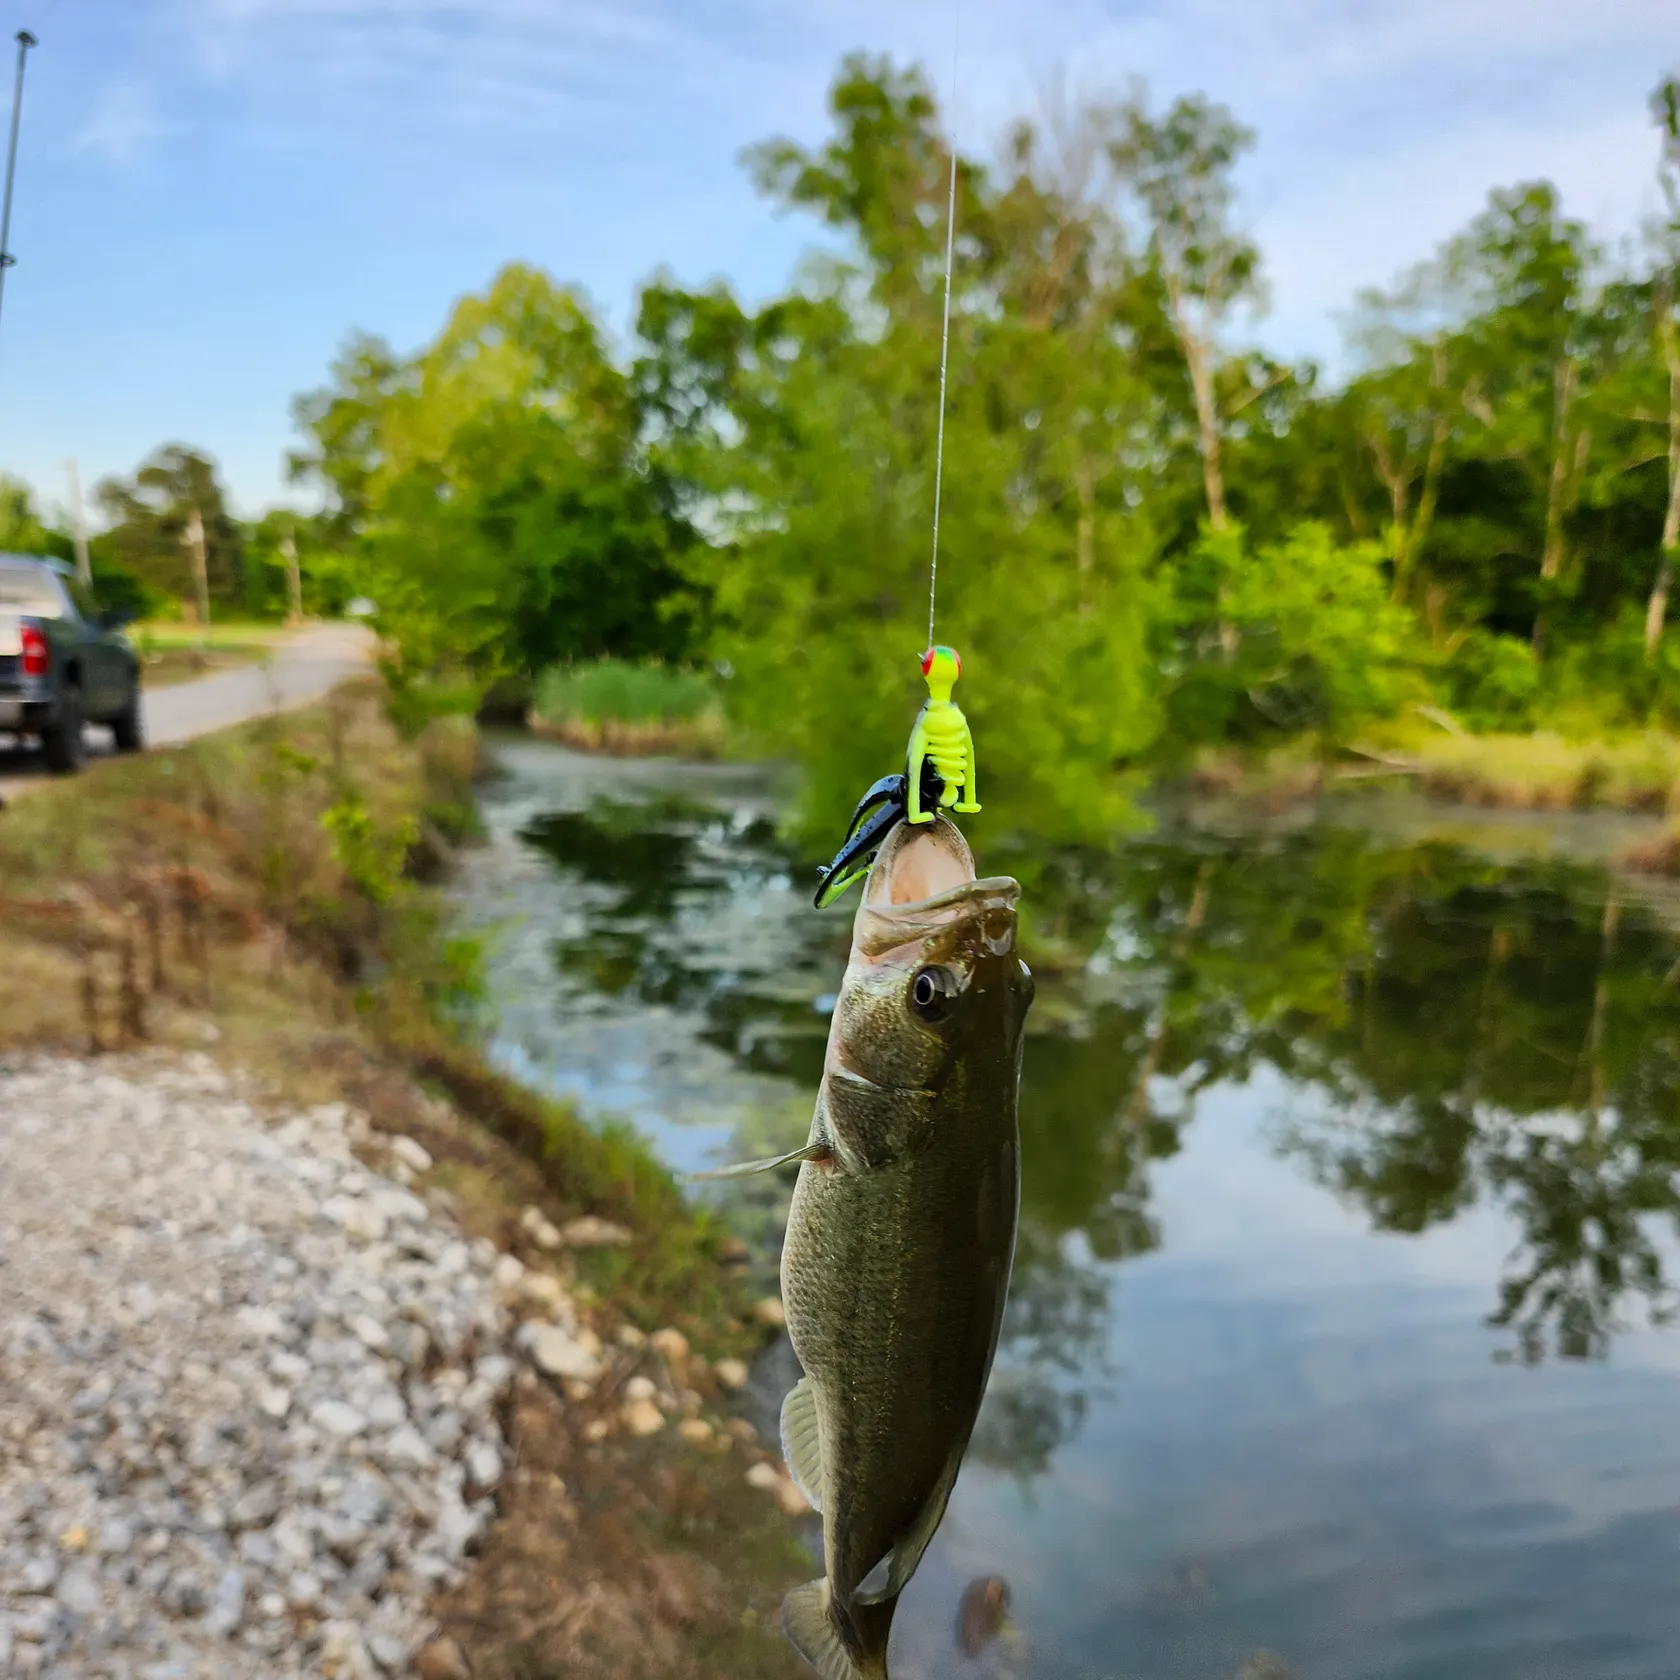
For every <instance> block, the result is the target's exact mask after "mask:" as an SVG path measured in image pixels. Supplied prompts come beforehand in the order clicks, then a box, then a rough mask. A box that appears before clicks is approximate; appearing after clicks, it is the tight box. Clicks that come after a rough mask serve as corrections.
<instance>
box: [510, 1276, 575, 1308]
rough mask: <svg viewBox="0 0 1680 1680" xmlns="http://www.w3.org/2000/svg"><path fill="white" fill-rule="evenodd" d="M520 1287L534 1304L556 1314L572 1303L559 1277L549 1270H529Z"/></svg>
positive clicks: (521, 1291)
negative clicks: (553, 1275) (552, 1274)
mask: <svg viewBox="0 0 1680 1680" xmlns="http://www.w3.org/2000/svg"><path fill="white" fill-rule="evenodd" d="M519 1289H520V1293H521V1294H522V1295H523V1296H524V1297H525V1299H526V1300H527V1301H529V1302H531V1304H532V1305H533V1306H538V1307H541V1308H543V1309H544V1310H545V1311H547V1312H551V1313H554V1314H556V1315H559V1314H561V1313H563V1312H565V1311H566V1309H567V1308H568V1307H569V1306H570V1305H571V1302H570V1300H569V1299H568V1297H567V1295H566V1291H565V1288H564V1287H563V1286H562V1284H561V1282H560V1280H559V1278H557V1277H550V1276H549V1274H548V1273H547V1272H533V1271H527V1272H526V1273H525V1276H524V1277H523V1278H522V1279H521V1280H520V1285H519Z"/></svg>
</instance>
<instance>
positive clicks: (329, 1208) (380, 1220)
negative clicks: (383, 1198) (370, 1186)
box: [321, 1196, 390, 1243]
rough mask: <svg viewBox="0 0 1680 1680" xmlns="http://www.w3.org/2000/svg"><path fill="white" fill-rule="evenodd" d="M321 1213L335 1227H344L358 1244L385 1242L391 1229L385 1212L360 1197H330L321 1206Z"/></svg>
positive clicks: (345, 1232)
mask: <svg viewBox="0 0 1680 1680" xmlns="http://www.w3.org/2000/svg"><path fill="white" fill-rule="evenodd" d="M321 1212H322V1214H323V1215H324V1216H325V1217H326V1218H328V1219H330V1220H332V1222H333V1223H334V1224H335V1225H341V1226H343V1228H344V1234H345V1235H346V1236H347V1237H353V1238H355V1239H356V1240H357V1241H358V1242H365V1243H375V1242H383V1241H384V1240H385V1233H386V1231H388V1230H389V1229H390V1221H389V1220H388V1219H387V1218H386V1217H385V1213H384V1210H383V1209H382V1208H379V1207H377V1206H375V1205H374V1203H372V1202H369V1201H364V1200H363V1199H362V1198H361V1197H359V1196H329V1197H328V1198H327V1200H326V1201H325V1202H323V1203H322V1204H321Z"/></svg>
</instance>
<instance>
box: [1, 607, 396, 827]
mask: <svg viewBox="0 0 1680 1680" xmlns="http://www.w3.org/2000/svg"><path fill="white" fill-rule="evenodd" d="M371 652H372V640H371V638H370V637H369V636H368V635H367V633H366V632H365V631H363V630H360V629H358V628H356V627H355V626H354V625H345V624H324V625H322V626H320V627H319V628H318V629H314V630H305V631H303V632H302V633H301V634H300V635H297V636H294V637H293V638H292V639H291V640H290V641H289V642H287V643H285V644H284V645H283V646H282V647H280V648H279V649H277V650H276V652H275V654H274V657H273V658H272V659H271V660H270V661H269V662H268V663H267V664H266V665H251V666H247V667H245V668H244V669H242V670H238V671H223V672H221V673H220V674H219V675H217V676H214V677H205V678H203V679H201V680H200V681H198V682H190V683H177V684H175V685H174V686H173V687H172V688H160V689H157V690H155V691H154V692H152V693H149V694H147V695H145V696H144V705H145V715H146V739H147V740H148V741H149V742H150V743H151V744H152V745H153V746H157V747H164V746H172V745H174V744H176V743H177V742H181V741H190V740H192V739H193V738H194V737H196V736H199V735H210V734H213V733H214V732H215V731H216V730H218V729H226V728H228V727H229V726H230V725H232V724H235V723H244V722H246V721H248V720H249V719H251V718H254V717H260V716H261V715H262V714H263V713H264V712H270V711H276V710H278V711H290V710H291V709H292V708H293V707H295V706H307V705H308V704H309V703H310V701H312V700H319V699H320V698H321V696H322V695H323V694H325V693H326V692H327V691H328V690H329V689H331V688H332V687H334V686H335V685H336V684H338V683H341V682H343V681H344V679H345V678H346V677H351V676H354V675H355V674H356V672H357V671H359V670H362V669H363V668H364V667H365V666H366V665H367V663H368V659H369V657H370V655H371ZM110 739H111V738H110V734H109V732H108V731H106V730H104V729H101V728H99V727H97V726H94V725H90V726H89V728H88V752H89V756H90V757H95V758H97V757H101V756H106V755H108V754H109V753H110V751H111V746H110ZM43 780H45V778H44V777H43V776H42V774H41V762H40V758H39V756H38V755H37V754H36V753H34V752H21V751H17V750H13V751H11V752H4V751H0V797H6V798H10V797H11V795H13V794H14V793H21V792H22V791H23V790H24V789H25V788H28V787H31V786H34V785H36V784H38V783H39V782H41V781H43Z"/></svg>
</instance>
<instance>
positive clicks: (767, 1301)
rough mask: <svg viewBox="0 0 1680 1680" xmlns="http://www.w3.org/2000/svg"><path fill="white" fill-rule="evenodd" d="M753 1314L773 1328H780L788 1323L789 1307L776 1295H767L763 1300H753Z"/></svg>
mask: <svg viewBox="0 0 1680 1680" xmlns="http://www.w3.org/2000/svg"><path fill="white" fill-rule="evenodd" d="M752 1315H753V1317H754V1318H756V1319H757V1320H758V1322H759V1323H760V1324H764V1325H768V1326H769V1328H770V1329H772V1330H780V1329H782V1328H783V1327H784V1326H785V1325H786V1324H787V1309H786V1308H785V1307H784V1306H783V1305H782V1302H781V1298H780V1297H779V1296H776V1295H766V1296H765V1297H764V1299H763V1300H762V1301H755V1302H753V1310H752Z"/></svg>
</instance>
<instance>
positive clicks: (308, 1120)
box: [0, 1057, 515, 1680]
mask: <svg viewBox="0 0 1680 1680" xmlns="http://www.w3.org/2000/svg"><path fill="white" fill-rule="evenodd" d="M358 1126H359V1121H358V1119H357V1117H355V1116H352V1115H350V1114H347V1113H346V1111H345V1110H344V1108H343V1107H342V1106H341V1105H333V1106H330V1107H325V1108H317V1109H313V1110H310V1111H307V1112H302V1113H298V1112H292V1113H285V1114H279V1115H273V1114H262V1113H259V1112H258V1110H257V1109H256V1108H255V1107H254V1106H253V1105H252V1103H251V1102H250V1101H248V1100H247V1098H246V1097H245V1096H244V1095H243V1094H242V1093H241V1090H240V1089H239V1087H238V1086H237V1085H236V1084H235V1083H233V1082H231V1081H230V1080H229V1079H228V1078H227V1077H226V1076H225V1075H224V1074H222V1073H221V1072H220V1071H219V1070H218V1069H217V1068H216V1067H215V1066H214V1065H213V1064H212V1063H211V1062H209V1061H208V1060H207V1059H206V1058H203V1057H189V1058H186V1059H185V1060H181V1059H177V1058H163V1057H157V1058H147V1059H144V1060H141V1059H133V1060H128V1061H111V1062H107V1063H103V1064H90V1063H83V1062H74V1061H40V1060H34V1061H24V1062H17V1063H12V1064H3V1063H0V1674H4V1675H10V1674H20V1675H42V1676H54V1677H58V1676H62V1677H66V1680H69V1677H76V1680H80V1677H83V1676H89V1677H91V1676H96V1675H97V1676H111V1677H122V1680H196V1677H198V1676H204V1677H206V1680H210V1677H214V1680H232V1677H242V1676H253V1677H254V1676H271V1675H272V1676H292V1675H312V1676H313V1675H320V1676H328V1675H331V1676H337V1677H350V1676H370V1677H371V1676H376V1675H379V1674H381V1673H399V1672H403V1671H405V1670H406V1668H407V1666H408V1663H409V1660H410V1657H411V1655H412V1653H413V1652H414V1651H415V1649H416V1648H417V1647H418V1646H419V1645H420V1644H421V1643H422V1642H423V1641H424V1640H425V1639H426V1638H427V1637H428V1635H429V1634H430V1633H431V1631H432V1627H431V1624H430V1622H429V1621H428V1619H427V1615H426V1608H425V1607H426V1602H427V1600H428V1598H429V1596H430V1595H431V1593H432V1592H433V1591H435V1589H436V1588H437V1587H438V1586H439V1585H441V1584H444V1583H447V1582H449V1581H451V1580H453V1579H454V1578H455V1577H456V1576H457V1575H458V1574H459V1572H460V1570H461V1569H462V1567H463V1559H464V1557H465V1554H466V1552H467V1550H468V1548H469V1547H470V1546H471V1545H472V1543H473V1541H474V1540H475V1538H476V1537H477V1536H478V1535H479V1533H480V1532H481V1530H482V1528H483V1527H484V1525H485V1523H486V1522H487V1521H488V1519H489V1517H490V1515H491V1500H490V1497H489V1496H490V1494H491V1491H492V1489H493V1486H494V1484H495V1483H496V1482H497V1481H498V1480H499V1479H500V1477H501V1475H502V1473H503V1467H504V1464H505V1462H506V1455H507V1449H506V1443H505V1441H504V1440H503V1438H502V1435H501V1432H500V1428H499V1425H498V1422H497V1402H498V1400H499V1398H500V1397H501V1395H502V1394H503V1392H504V1391H505V1390H506V1388H507V1387H508V1385H509V1383H510V1382H511V1381H512V1379H513V1376H514V1371H515V1363H514V1355H513V1349H512V1341H511V1332H512V1325H511V1323H510V1322H509V1320H508V1319H507V1317H506V1315H505V1314H504V1312H503V1311H502V1309H501V1307H499V1306H498V1304H497V1300H496V1296H495V1293H494V1290H493V1287H492V1282H491V1275H492V1272H493V1270H494V1267H495V1263H496V1260H497V1255H496V1252H495V1250H494V1249H493V1248H492V1247H491V1245H489V1244H488V1243H484V1242H476V1243H475V1242H468V1241H467V1240H465V1239H463V1237H462V1236H461V1234H460V1232H459V1231H458V1230H457V1229H455V1228H454V1227H453V1226H452V1225H451V1224H450V1223H449V1222H448V1220H447V1218H444V1217H440V1216H439V1215H437V1214H436V1213H434V1212H433V1211H432V1210H431V1209H430V1208H428V1206H427V1205H426V1204H425V1203H424V1202H422V1201H421V1200H419V1199H418V1198H417V1197H416V1196H415V1195H413V1194H411V1193H410V1192H409V1191H407V1190H404V1189H402V1188H401V1187H399V1186H398V1185H397V1184H395V1183H393V1182H391V1181H390V1180H388V1179H385V1178H382V1177H380V1176H378V1175H377V1174H375V1173H373V1172H370V1171H369V1170H368V1169H367V1168H365V1167H364V1166H362V1165H361V1164H360V1163H359V1162H358V1161H357V1160H356V1159H355V1158H354V1156H353V1155H352V1153H351V1149H350V1144H351V1142H352V1141H354V1140H355V1138H356V1137H357V1135H358ZM401 1158H402V1157H401V1154H400V1153H399V1155H398V1159H399V1160H400V1159H401ZM396 1170H398V1171H399V1173H400V1172H401V1171H402V1169H401V1168H398V1169H396Z"/></svg>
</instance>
